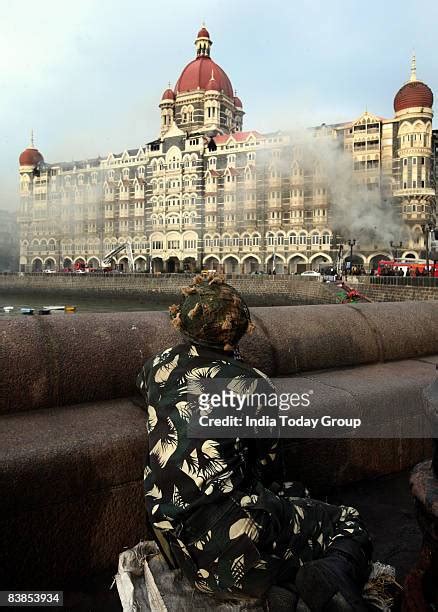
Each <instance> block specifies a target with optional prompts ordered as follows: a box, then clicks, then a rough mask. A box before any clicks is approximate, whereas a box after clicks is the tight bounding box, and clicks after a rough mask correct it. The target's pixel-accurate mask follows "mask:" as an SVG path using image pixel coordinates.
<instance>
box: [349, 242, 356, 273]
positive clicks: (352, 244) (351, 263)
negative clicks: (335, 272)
mask: <svg viewBox="0 0 438 612" xmlns="http://www.w3.org/2000/svg"><path fill="white" fill-rule="evenodd" d="M355 244H356V238H353V239H352V240H351V239H350V240H349V241H348V246H349V247H350V272H351V271H352V269H353V247H354V245H355Z"/></svg>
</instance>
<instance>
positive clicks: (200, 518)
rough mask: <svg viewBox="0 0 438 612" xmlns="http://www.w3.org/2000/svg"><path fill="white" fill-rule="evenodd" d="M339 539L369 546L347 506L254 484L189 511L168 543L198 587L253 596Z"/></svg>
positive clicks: (284, 580) (284, 581) (289, 579)
mask: <svg viewBox="0 0 438 612" xmlns="http://www.w3.org/2000/svg"><path fill="white" fill-rule="evenodd" d="M338 538H354V539H355V540H356V541H357V543H358V544H359V545H360V546H361V547H363V548H364V550H366V549H369V550H370V541H369V536H368V533H367V531H366V530H365V527H364V526H363V524H362V521H361V519H360V517H359V514H358V512H357V511H356V510H355V509H354V508H350V507H346V506H333V505H330V504H326V503H324V502H321V501H317V500H313V499H310V498H308V497H293V496H291V495H290V492H288V491H287V490H284V489H281V490H279V491H277V493H276V494H274V493H273V492H272V491H270V490H269V489H266V488H264V487H263V486H262V485H261V484H256V485H255V486H254V487H253V489H252V490H251V491H250V492H249V493H248V492H233V493H232V494H230V496H229V498H227V499H226V500H225V501H223V502H220V503H217V504H211V505H210V506H208V505H205V506H203V507H202V508H200V509H199V510H197V511H196V512H194V513H193V515H192V516H191V517H190V518H188V519H187V521H185V522H184V523H183V524H182V525H181V527H180V528H179V529H178V530H177V532H176V535H175V536H172V540H173V546H172V549H173V551H174V554H175V556H176V558H177V560H178V564H179V565H180V567H181V568H182V569H183V571H184V573H185V574H186V575H187V576H188V577H189V579H191V581H192V582H193V583H194V584H195V586H196V587H197V588H198V589H199V590H200V591H202V592H205V593H215V592H220V591H222V592H223V591H228V592H233V591H236V590H237V591H240V592H241V593H246V594H248V595H252V596H255V597H260V596H262V595H263V594H264V593H265V592H266V591H267V590H268V589H269V588H270V587H271V586H272V585H273V584H277V585H285V586H288V585H290V584H292V583H293V582H294V578H295V574H296V572H297V571H298V569H299V567H300V566H301V565H303V564H304V563H306V562H308V561H312V560H314V559H318V558H320V557H322V556H323V555H324V554H325V552H326V551H327V549H328V548H329V546H330V545H331V544H332V543H333V542H334V541H336V539H338Z"/></svg>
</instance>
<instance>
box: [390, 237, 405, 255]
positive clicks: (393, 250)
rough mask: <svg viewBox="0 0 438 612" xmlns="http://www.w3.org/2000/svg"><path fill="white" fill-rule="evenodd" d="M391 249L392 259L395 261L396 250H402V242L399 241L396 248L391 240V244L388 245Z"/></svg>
mask: <svg viewBox="0 0 438 612" xmlns="http://www.w3.org/2000/svg"><path fill="white" fill-rule="evenodd" d="M389 245H390V247H391V249H392V257H393V259H397V249H400V250H401V249H402V248H403V242H402V241H401V240H400V242H399V245H398V246H397V245H396V244H394V242H393V241H392V240H391V242H390V243H389Z"/></svg>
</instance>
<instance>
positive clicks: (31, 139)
mask: <svg viewBox="0 0 438 612" xmlns="http://www.w3.org/2000/svg"><path fill="white" fill-rule="evenodd" d="M29 149H35V139H34V134H33V128H32V129H31V130H30V145H29Z"/></svg>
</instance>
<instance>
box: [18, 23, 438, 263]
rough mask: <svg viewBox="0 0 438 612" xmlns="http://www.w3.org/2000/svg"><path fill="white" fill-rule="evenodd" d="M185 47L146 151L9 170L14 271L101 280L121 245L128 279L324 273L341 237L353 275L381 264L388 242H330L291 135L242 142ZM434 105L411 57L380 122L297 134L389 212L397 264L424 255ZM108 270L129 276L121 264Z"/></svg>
mask: <svg viewBox="0 0 438 612" xmlns="http://www.w3.org/2000/svg"><path fill="white" fill-rule="evenodd" d="M195 47H196V57H195V58H194V59H193V60H192V61H191V62H190V63H189V64H188V65H187V66H186V67H185V68H184V69H183V71H182V73H181V75H180V77H179V79H178V80H177V82H176V85H175V87H174V88H173V89H171V88H169V89H166V91H165V92H164V93H163V95H162V98H161V101H160V104H159V108H160V115H161V123H160V129H159V137H158V138H157V139H156V140H153V141H151V142H148V143H147V144H144V145H142V146H139V147H138V148H136V149H128V150H125V151H123V152H121V153H117V154H115V153H110V154H109V155H108V156H107V157H105V158H93V159H87V160H82V161H76V162H61V163H47V162H46V161H45V160H44V158H43V155H42V154H41V152H40V151H38V149H37V148H36V147H35V144H34V143H33V139H32V142H31V143H30V145H29V147H28V148H27V149H25V150H24V151H23V152H22V154H21V155H20V158H19V172H20V208H19V212H18V223H19V227H20V270H21V271H25V272H32V271H35V272H38V271H42V270H43V269H46V268H51V269H53V270H64V269H73V268H74V266H75V264H80V265H88V266H90V267H93V268H99V267H101V262H102V259H103V258H104V257H105V255H107V254H108V253H109V252H110V251H111V250H113V249H114V248H115V247H117V246H118V245H122V244H126V243H129V244H130V245H131V248H132V254H133V260H134V268H135V270H137V271H153V272H177V271H180V270H184V269H186V270H187V269H188V270H199V269H205V268H207V269H221V270H223V271H225V272H239V273H251V272H255V271H271V270H272V269H273V268H274V267H275V269H276V272H277V273H296V272H301V271H303V270H305V269H318V268H319V267H320V266H321V265H324V264H327V265H331V264H336V263H337V262H338V255H339V252H340V245H341V244H344V245H345V249H344V253H343V254H344V255H349V253H350V249H349V247H348V240H349V239H350V240H352V239H354V240H355V241H356V242H355V246H354V255H353V263H363V264H364V265H365V266H370V267H371V266H373V265H376V262H377V261H378V260H380V259H382V258H391V257H392V256H393V254H394V252H393V250H392V249H391V247H390V245H389V244H387V243H379V242H378V241H377V239H373V237H372V236H367V237H364V236H355V235H352V234H348V232H345V231H344V232H343V233H340V232H339V228H337V227H336V222H335V218H334V213H333V211H334V208H335V206H334V205H335V203H334V202H333V198H334V197H335V196H334V194H333V190H332V189H331V188H330V183H329V181H327V177H326V176H324V171H322V170H321V168H320V165H319V164H318V163H313V162H312V160H309V159H306V149H305V147H303V146H302V143H301V142H300V137H299V136H297V135H295V136H294V135H293V134H292V133H288V132H282V131H279V132H275V133H269V134H261V133H259V132H257V131H244V129H243V118H244V114H245V113H244V110H243V104H242V101H241V100H240V99H239V97H237V95H236V94H235V91H234V90H233V87H232V85H231V82H230V79H229V78H228V76H227V74H226V73H225V72H224V71H223V69H222V68H221V67H220V66H218V65H217V64H216V63H215V62H214V61H213V59H212V58H211V48H212V40H211V38H210V35H209V32H208V31H207V30H206V28H205V27H203V28H202V29H201V30H200V31H199V33H198V36H197V38H196V41H195ZM432 107H433V94H432V91H431V90H430V88H429V87H428V86H427V85H426V84H425V83H423V82H422V81H420V80H418V79H417V76H416V67H415V59H414V60H413V64H412V68H411V76H410V80H409V81H408V82H407V83H405V84H404V85H403V86H402V87H401V88H400V90H399V91H398V93H397V94H396V96H395V99H394V116H393V117H392V118H390V119H383V118H382V117H379V116H377V115H374V114H372V113H369V112H364V113H363V114H362V115H361V116H360V117H357V118H356V119H355V120H353V121H348V122H345V123H342V124H336V125H328V124H327V125H325V124H323V125H322V126H319V127H317V128H311V129H309V130H308V134H309V135H310V137H311V138H315V139H330V141H333V142H334V143H335V145H336V147H339V150H343V151H344V152H345V153H346V154H347V155H348V156H349V159H351V172H352V176H354V180H355V181H356V182H357V184H358V185H363V186H364V187H366V189H367V190H369V191H371V192H373V193H377V194H378V197H379V198H381V200H382V201H385V202H387V203H389V205H390V206H392V207H393V209H394V214H395V215H396V217H397V219H398V220H399V221H400V224H401V225H403V227H404V228H405V232H404V239H403V244H402V247H401V248H400V249H399V251H398V253H397V255H398V256H403V257H412V258H422V257H424V256H425V234H424V231H425V230H424V228H425V226H428V225H429V226H430V227H432V226H433V227H435V221H436V176H435V174H436V165H435V159H436V157H437V151H438V145H437V143H438V137H437V133H436V131H433V130H432V118H433V111H432ZM315 142H316V143H318V142H321V140H315ZM316 146H318V145H316ZM347 259H348V257H347ZM114 264H117V265H119V267H120V268H121V269H124V270H126V271H127V270H128V269H129V266H128V264H129V262H128V257H127V255H126V253H124V252H123V251H121V252H120V253H119V254H118V255H117V256H116V258H115V259H114Z"/></svg>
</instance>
